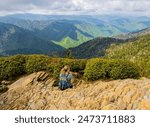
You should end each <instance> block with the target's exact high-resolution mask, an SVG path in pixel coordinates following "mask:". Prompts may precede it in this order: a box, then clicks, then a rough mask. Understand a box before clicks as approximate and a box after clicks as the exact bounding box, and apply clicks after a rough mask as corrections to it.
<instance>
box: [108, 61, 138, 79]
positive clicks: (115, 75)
mask: <svg viewBox="0 0 150 127" xmlns="http://www.w3.org/2000/svg"><path fill="white" fill-rule="evenodd" d="M106 72H107V77H108V78H111V79H127V78H138V77H139V76H140V72H139V68H138V67H137V66H136V65H135V64H134V63H132V62H129V61H123V60H112V61H109V63H108V64H107V66H106Z"/></svg>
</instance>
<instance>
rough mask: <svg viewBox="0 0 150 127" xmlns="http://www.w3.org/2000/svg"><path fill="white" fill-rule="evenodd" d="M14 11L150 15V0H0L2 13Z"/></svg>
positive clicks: (0, 11)
mask: <svg viewBox="0 0 150 127" xmlns="http://www.w3.org/2000/svg"><path fill="white" fill-rule="evenodd" d="M14 13H34V14H49V15H56V14H59V15H99V14H126V15H140V16H150V0H0V15H7V14H14Z"/></svg>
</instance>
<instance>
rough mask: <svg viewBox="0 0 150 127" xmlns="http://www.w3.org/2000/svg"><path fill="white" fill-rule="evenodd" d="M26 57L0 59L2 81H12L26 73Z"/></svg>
mask: <svg viewBox="0 0 150 127" xmlns="http://www.w3.org/2000/svg"><path fill="white" fill-rule="evenodd" d="M24 65H25V56H22V55H17V56H12V57H5V58H0V80H12V79H14V78H15V77H16V76H19V75H21V74H24V73H25V69H24Z"/></svg>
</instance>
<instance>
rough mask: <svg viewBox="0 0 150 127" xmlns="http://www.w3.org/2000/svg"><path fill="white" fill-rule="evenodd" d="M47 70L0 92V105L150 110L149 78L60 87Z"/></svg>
mask: <svg viewBox="0 0 150 127" xmlns="http://www.w3.org/2000/svg"><path fill="white" fill-rule="evenodd" d="M54 83H55V79H53V78H50V77H49V75H48V74H47V73H46V72H38V73H33V74H31V75H28V76H24V77H22V78H20V79H19V80H17V81H16V82H14V83H13V84H11V85H9V86H8V87H9V90H8V91H7V92H5V93H3V94H1V95H0V109H22V110H30V109H33V110H34V109H37V110H39V109H41V110H47V109H50V110H57V109H60V110H72V109H75V110H76V109H85V110H89V109H90V110H95V109H97V110H137V109H144V110H150V79H140V80H133V79H126V80H114V81H95V82H86V81H84V80H76V81H75V82H74V88H73V89H67V90H65V91H60V90H59V89H58V87H54Z"/></svg>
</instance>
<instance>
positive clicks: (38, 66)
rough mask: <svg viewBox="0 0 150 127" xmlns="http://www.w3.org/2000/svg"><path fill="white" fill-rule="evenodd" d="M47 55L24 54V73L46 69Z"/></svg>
mask: <svg viewBox="0 0 150 127" xmlns="http://www.w3.org/2000/svg"><path fill="white" fill-rule="evenodd" d="M48 63H49V57H48V56H45V55H30V56H26V65H25V71H26V73H28V74H29V73H33V72H38V71H46V70H47V68H48Z"/></svg>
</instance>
